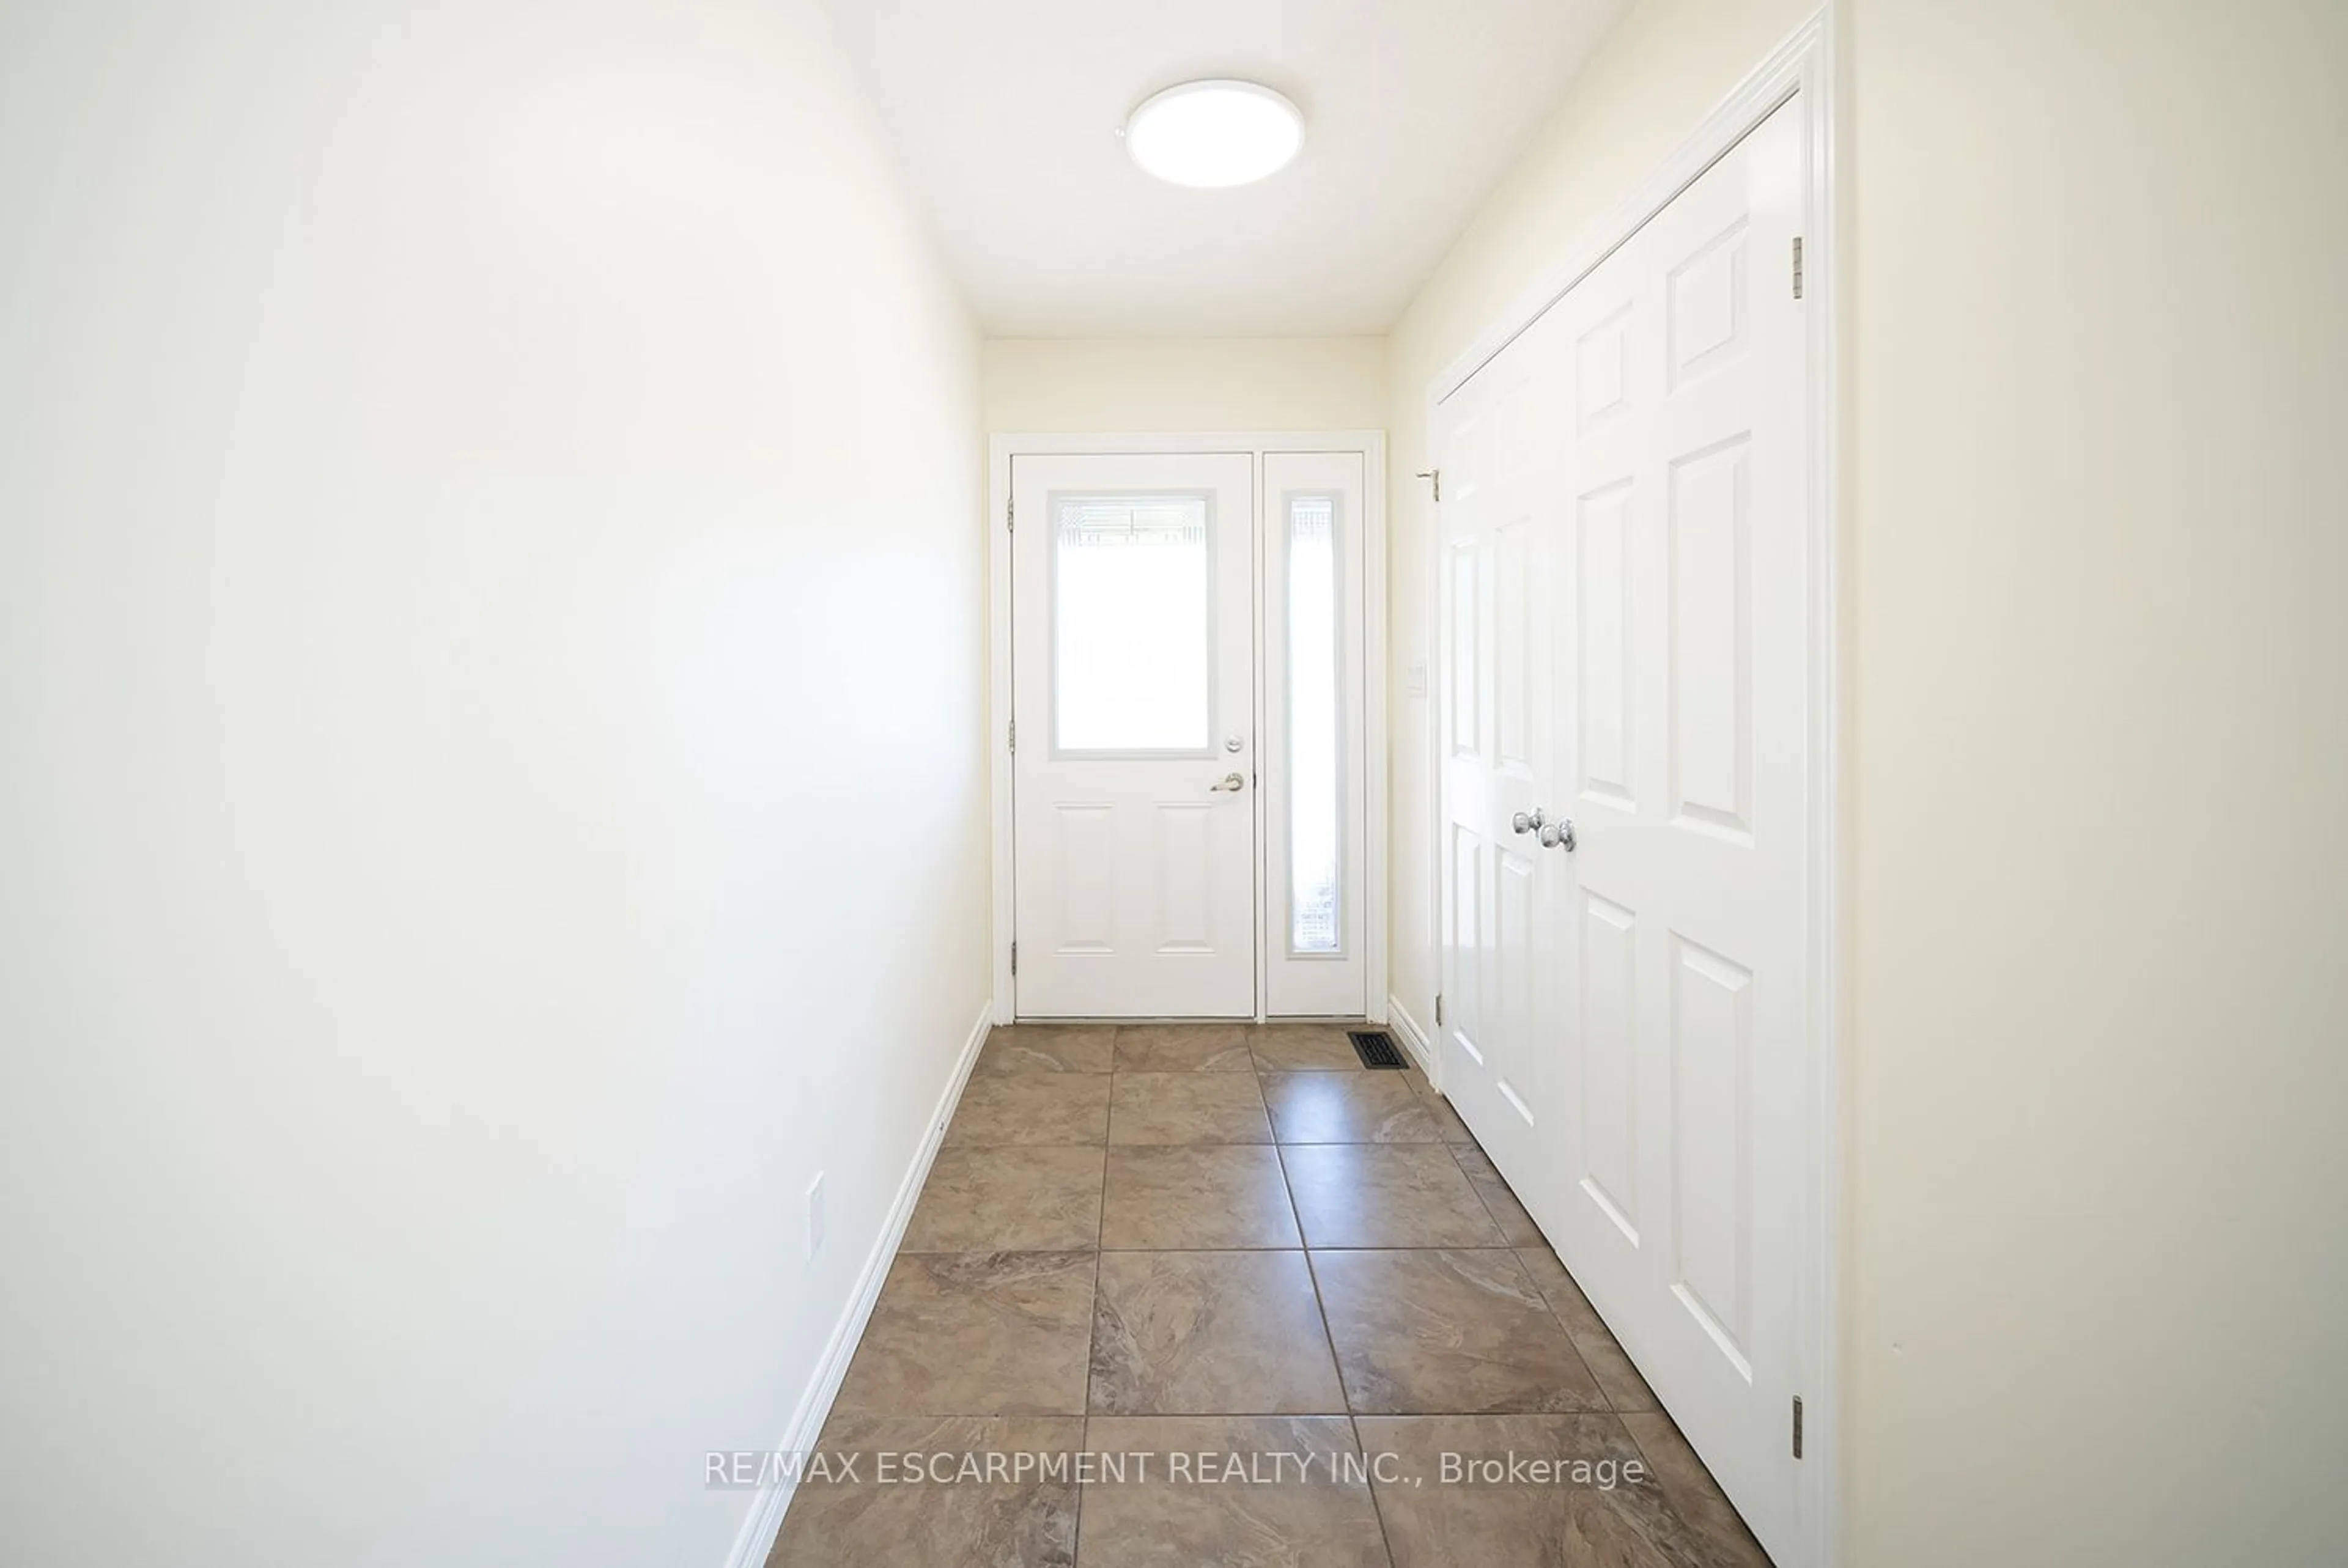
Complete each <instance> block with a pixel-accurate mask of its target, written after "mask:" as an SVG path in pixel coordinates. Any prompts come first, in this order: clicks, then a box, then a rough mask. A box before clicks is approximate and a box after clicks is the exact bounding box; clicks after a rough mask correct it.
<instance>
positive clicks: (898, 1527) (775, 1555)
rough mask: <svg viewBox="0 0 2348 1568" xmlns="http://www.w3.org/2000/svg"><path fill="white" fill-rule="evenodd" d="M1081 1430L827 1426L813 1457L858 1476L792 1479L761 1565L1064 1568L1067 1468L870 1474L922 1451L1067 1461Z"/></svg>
mask: <svg viewBox="0 0 2348 1568" xmlns="http://www.w3.org/2000/svg"><path fill="white" fill-rule="evenodd" d="M1083 1434H1084V1422H1083V1421H1082V1420H1081V1419H1076V1418H1072V1417H1024V1418H1016V1419H1007V1420H1005V1419H971V1418H968V1417H952V1418H944V1419H941V1418H937V1417H929V1416H912V1417H880V1418H849V1419H833V1420H831V1421H829V1422H827V1423H826V1424H825V1427H824V1435H823V1440H822V1441H821V1442H820V1443H819V1445H818V1447H819V1451H821V1452H822V1453H824V1454H826V1455H829V1456H834V1457H850V1456H852V1457H853V1458H854V1459H855V1460H856V1466H855V1473H854V1479H852V1480H850V1479H844V1478H842V1477H840V1476H839V1473H838V1472H836V1471H835V1472H833V1473H831V1474H830V1475H828V1476H824V1477H818V1476H816V1475H812V1474H811V1475H809V1476H808V1477H806V1478H803V1479H802V1480H801V1481H800V1482H799V1485H798V1491H796V1492H794V1493H793V1495H792V1497H791V1504H790V1512H788V1513H787V1514H785V1515H784V1516H783V1528H782V1533H781V1534H780V1535H779V1536H778V1537H777V1538H776V1541H775V1549H774V1551H773V1552H772V1553H769V1554H768V1556H767V1568H850V1565H857V1568H861V1565H864V1564H871V1565H873V1568H879V1565H880V1564H883V1563H885V1564H888V1568H968V1565H970V1564H973V1563H998V1564H1005V1565H1008V1564H1014V1563H1016V1564H1018V1565H1019V1568H1072V1565H1073V1564H1074V1563H1075V1562H1076V1482H1075V1480H1074V1479H1073V1478H1074V1474H1075V1471H1074V1466H1073V1464H1071V1465H1069V1466H1068V1468H1066V1470H1064V1471H1062V1472H1061V1474H1060V1475H1059V1476H1058V1477H1057V1478H1049V1477H1045V1476H1042V1475H1040V1474H1039V1475H1035V1476H1031V1477H1029V1478H1026V1479H1023V1480H1020V1481H1003V1482H988V1481H930V1480H926V1479H924V1480H920V1481H905V1480H903V1479H901V1475H902V1472H901V1471H900V1472H898V1473H899V1475H900V1479H897V1480H894V1481H881V1480H880V1479H878V1477H879V1475H880V1465H881V1463H882V1462H883V1461H882V1460H881V1458H880V1456H881V1455H883V1454H894V1455H904V1454H910V1453H919V1454H922V1455H924V1456H925V1462H928V1461H934V1460H946V1461H947V1462H949V1463H956V1464H958V1463H959V1462H960V1456H963V1455H969V1454H975V1455H979V1456H982V1462H983V1456H984V1455H986V1454H990V1453H1006V1454H1017V1453H1035V1454H1066V1455H1070V1456H1073V1455H1074V1454H1075V1453H1076V1452H1077V1451H1078V1450H1079V1446H1080V1445H1081V1443H1082V1441H1083ZM892 1462H898V1463H901V1460H900V1461H892ZM1041 1468H1042V1467H1039V1470H1040V1469H1041ZM932 1473H934V1471H932Z"/></svg>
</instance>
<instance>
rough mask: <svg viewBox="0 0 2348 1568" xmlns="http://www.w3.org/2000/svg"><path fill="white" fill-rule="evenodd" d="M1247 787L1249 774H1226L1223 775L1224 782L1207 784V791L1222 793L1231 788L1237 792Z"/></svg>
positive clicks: (1209, 792)
mask: <svg viewBox="0 0 2348 1568" xmlns="http://www.w3.org/2000/svg"><path fill="white" fill-rule="evenodd" d="M1245 788H1247V774H1224V775H1223V782H1222V783H1220V784H1209V785H1208V786H1207V793H1208V794H1220V793H1221V792H1223V791H1224V790H1231V791H1232V792H1233V793H1234V794H1236V793H1237V792H1239V791H1241V790H1243V789H1245Z"/></svg>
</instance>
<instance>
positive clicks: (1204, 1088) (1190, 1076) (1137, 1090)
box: [1108, 1072, 1272, 1143]
mask: <svg viewBox="0 0 2348 1568" xmlns="http://www.w3.org/2000/svg"><path fill="white" fill-rule="evenodd" d="M1108 1141H1109V1142H1110V1143H1271V1142H1272V1122H1271V1121H1270V1120H1269V1119H1268V1118H1267V1117H1266V1116H1265V1115H1264V1113H1263V1091H1262V1090H1261V1089H1259V1088H1257V1087H1256V1081H1255V1074H1253V1073H1251V1072H1120V1073H1118V1074H1117V1077H1116V1092H1115V1093H1114V1094H1113V1095H1112V1096H1111V1098H1110V1101H1109V1114H1108Z"/></svg>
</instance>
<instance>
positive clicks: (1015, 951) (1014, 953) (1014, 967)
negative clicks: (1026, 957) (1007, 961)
mask: <svg viewBox="0 0 2348 1568" xmlns="http://www.w3.org/2000/svg"><path fill="white" fill-rule="evenodd" d="M1011 972H1012V973H1013V974H1014V975H1015V974H1017V973H1018V972H1019V944H1018V943H1016V942H1014V943H1012V944H1011Z"/></svg>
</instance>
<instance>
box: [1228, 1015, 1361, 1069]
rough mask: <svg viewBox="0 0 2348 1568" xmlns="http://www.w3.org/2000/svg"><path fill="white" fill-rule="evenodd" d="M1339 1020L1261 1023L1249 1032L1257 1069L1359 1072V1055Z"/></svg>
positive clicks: (1348, 1026)
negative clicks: (1331, 1021)
mask: <svg viewBox="0 0 2348 1568" xmlns="http://www.w3.org/2000/svg"><path fill="white" fill-rule="evenodd" d="M1364 1027H1366V1026H1365V1025H1359V1024H1342V1023H1263V1024H1258V1025H1256V1026H1255V1027H1254V1028H1253V1029H1252V1030H1250V1031H1249V1034H1248V1046H1249V1049H1251V1050H1253V1051H1254V1052H1255V1065H1256V1070H1257V1071H1260V1072H1360V1071H1365V1069H1364V1068H1363V1066H1362V1059H1361V1057H1360V1055H1359V1054H1358V1053H1356V1052H1355V1051H1354V1042H1353V1041H1352V1040H1349V1039H1347V1038H1346V1034H1345V1031H1346V1030H1348V1029H1358V1028H1364Z"/></svg>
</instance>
